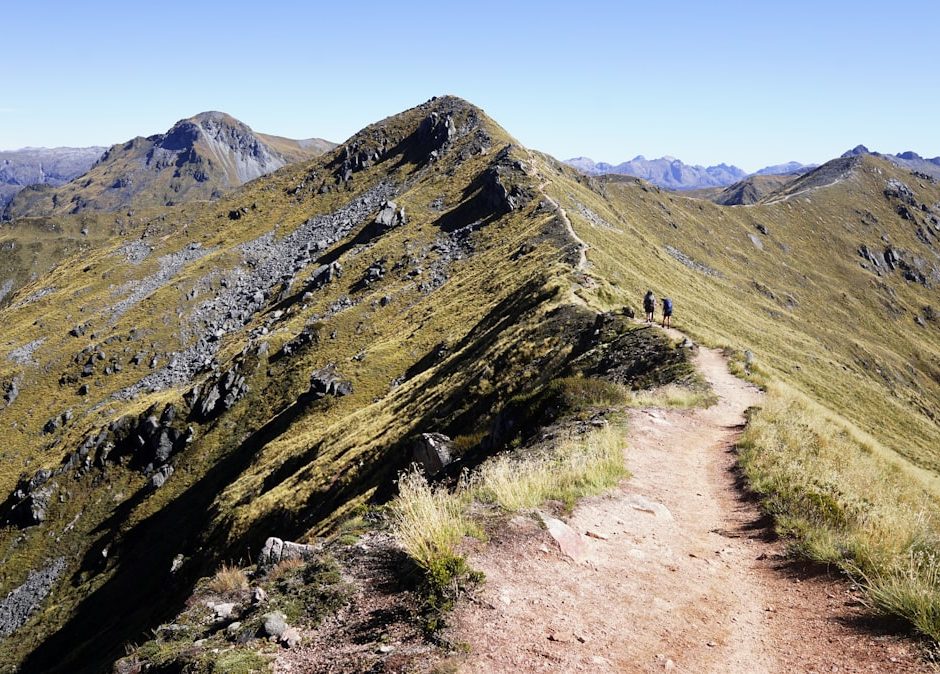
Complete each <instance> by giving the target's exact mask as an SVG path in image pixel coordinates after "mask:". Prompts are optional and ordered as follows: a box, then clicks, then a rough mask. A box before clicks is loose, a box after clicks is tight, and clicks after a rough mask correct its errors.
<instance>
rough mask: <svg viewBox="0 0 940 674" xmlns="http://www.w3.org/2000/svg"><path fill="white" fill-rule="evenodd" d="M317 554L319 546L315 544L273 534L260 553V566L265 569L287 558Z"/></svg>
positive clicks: (300, 557) (301, 557)
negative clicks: (295, 541) (287, 539)
mask: <svg viewBox="0 0 940 674" xmlns="http://www.w3.org/2000/svg"><path fill="white" fill-rule="evenodd" d="M316 554H317V548H316V547H315V546H313V545H305V544H303V543H294V542H292V541H285V540H282V539H280V538H276V537H274V536H272V537H270V538H268V540H266V541H265V542H264V547H263V548H262V549H261V554H260V555H258V566H259V568H262V569H265V568H269V567H271V566H274V565H275V564H277V563H278V562H280V561H283V560H285V559H301V560H307V559H310V558H312V557H314V556H315V555H316ZM259 589H260V588H259ZM262 592H263V590H262Z"/></svg>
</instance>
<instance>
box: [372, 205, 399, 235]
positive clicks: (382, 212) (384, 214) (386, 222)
mask: <svg viewBox="0 0 940 674" xmlns="http://www.w3.org/2000/svg"><path fill="white" fill-rule="evenodd" d="M405 222H407V220H406V218H405V209H404V207H402V208H399V207H398V205H397V204H396V203H395V202H394V201H384V202H382V206H381V208H380V209H379V214H378V215H377V216H375V221H374V225H375V229H376V233H377V234H383V233H385V232H387V231H389V230H391V229H395V228H396V227H400V226H401V225H403V224H405Z"/></svg>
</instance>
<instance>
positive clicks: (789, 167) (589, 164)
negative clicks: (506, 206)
mask: <svg viewBox="0 0 940 674" xmlns="http://www.w3.org/2000/svg"><path fill="white" fill-rule="evenodd" d="M565 163H566V164H569V165H570V166H573V167H575V168H576V169H578V170H579V171H581V172H582V173H587V174H588V175H601V174H605V173H616V174H619V175H629V176H634V177H636V178H642V179H643V180H648V181H649V182H651V183H653V184H654V185H657V186H659V187H663V188H666V189H670V190H696V189H703V188H709V187H726V186H728V185H732V184H734V183H736V182H738V181H740V180H742V179H744V178H746V177H747V176H748V175H750V174H748V173H747V171H744V170H743V169H740V168H738V167H737V166H733V165H728V164H724V163H722V164H718V165H716V166H699V165H691V164H686V163H684V162H683V161H681V160H679V159H676V158H675V157H660V158H659V159H647V158H646V157H644V156H643V155H638V156H636V157H634V158H633V159H631V160H630V161H626V162H623V163H622V164H617V165H616V166H615V165H613V164H608V163H606V162H598V163H595V162H594V161H593V160H592V159H590V158H588V157H576V158H574V159H568V160H567V161H566V162H565ZM813 167H814V165H805V164H800V163H799V162H795V161H791V162H788V163H786V164H777V165H775V166H767V167H766V168H762V169H761V170H760V171H757V174H758V175H778V174H787V173H798V172H801V171H806V170H809V169H811V168H813Z"/></svg>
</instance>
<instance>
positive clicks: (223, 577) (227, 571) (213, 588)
mask: <svg viewBox="0 0 940 674" xmlns="http://www.w3.org/2000/svg"><path fill="white" fill-rule="evenodd" d="M206 587H207V588H208V589H209V591H210V592H215V593H216V594H235V593H237V592H240V591H242V590H247V589H248V576H246V575H245V572H244V571H242V570H241V569H240V568H238V567H237V566H234V565H232V564H223V565H222V566H221V567H220V568H219V570H218V571H216V572H215V575H214V576H213V577H212V579H211V580H210V581H209V583H208V584H207V585H206Z"/></svg>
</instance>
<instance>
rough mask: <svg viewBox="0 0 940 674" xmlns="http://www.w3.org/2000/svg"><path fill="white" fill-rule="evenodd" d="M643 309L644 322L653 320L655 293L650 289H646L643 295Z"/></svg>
mask: <svg viewBox="0 0 940 674" xmlns="http://www.w3.org/2000/svg"><path fill="white" fill-rule="evenodd" d="M643 311H645V312H646V322H647V323H652V322H653V321H654V320H655V319H654V318H653V314H654V313H655V312H656V295H654V294H653V291H652V290H647V291H646V294H645V295H644V296H643Z"/></svg>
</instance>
